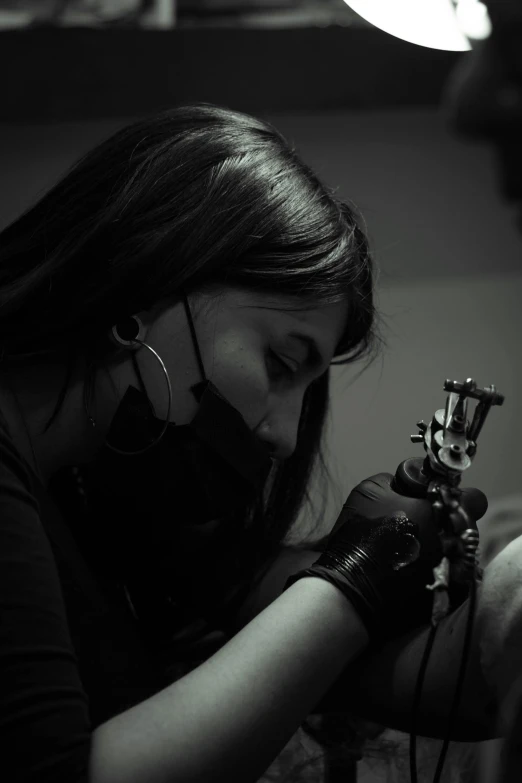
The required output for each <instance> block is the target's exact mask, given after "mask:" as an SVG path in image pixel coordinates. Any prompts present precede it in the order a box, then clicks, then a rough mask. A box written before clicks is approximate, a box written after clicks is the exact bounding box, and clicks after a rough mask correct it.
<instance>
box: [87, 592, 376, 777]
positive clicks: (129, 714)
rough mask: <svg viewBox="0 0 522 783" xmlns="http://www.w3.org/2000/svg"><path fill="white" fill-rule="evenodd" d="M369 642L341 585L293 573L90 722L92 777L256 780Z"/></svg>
mask: <svg viewBox="0 0 522 783" xmlns="http://www.w3.org/2000/svg"><path fill="white" fill-rule="evenodd" d="M367 644H368V634H367V632H366V629H365V627H364V625H363V624H362V622H361V620H360V619H359V616H358V615H357V614H356V612H355V610H354V609H353V608H352V605H351V604H350V602H349V601H347V599H346V598H345V597H344V596H343V594H342V593H341V591H340V590H338V589H337V588H336V587H334V586H333V585H331V584H329V583H328V582H326V581H324V580H322V579H318V578H315V577H307V578H305V579H301V580H299V581H298V582H297V583H296V584H295V585H292V586H291V587H289V589H288V590H286V591H285V592H284V593H283V594H282V595H281V596H279V597H277V598H276V599H275V600H274V601H273V602H272V603H270V605H268V606H267V607H266V608H265V609H263V610H262V611H260V612H259V613H258V614H257V615H256V616H255V617H254V618H253V619H252V620H251V622H249V623H248V624H247V625H245V626H244V627H243V628H242V630H240V631H239V632H238V633H237V634H236V635H235V636H234V637H233V638H232V639H230V641H228V642H227V643H226V644H225V645H223V647H222V648H221V649H220V650H218V652H217V653H215V654H214V655H212V656H211V657H210V658H209V659H208V660H206V661H205V662H204V663H202V664H201V665H200V666H198V667H197V668H196V669H194V670H193V671H192V672H190V673H189V674H188V675H186V676H185V677H182V678H181V679H179V680H177V681H176V682H174V683H173V684H172V685H170V686H169V687H168V688H165V689H164V690H162V691H160V692H159V693H157V694H155V695H154V696H152V697H151V698H149V699H147V700H146V701H144V702H141V703H140V704H137V705H136V706H135V707H132V708H131V709H129V710H126V711H125V712H123V713H121V714H120V715H117V716H116V717H114V718H112V719H111V720H109V721H107V722H106V723H104V724H102V725H101V726H99V727H98V728H96V729H95V731H94V732H93V735H92V744H91V758H90V775H89V780H90V781H91V783H171V782H172V781H176V783H214V782H215V783H218V781H219V782H220V781H223V780H226V781H228V782H229V783H255V781H257V780H258V779H259V777H260V776H261V775H262V774H263V772H264V771H265V770H266V769H267V768H268V766H269V765H270V764H271V762H272V761H273V760H274V759H275V758H276V756H277V755H278V754H279V753H280V752H281V750H282V749H283V748H284V746H285V745H286V744H287V742H288V741H289V740H290V738H291V737H292V735H293V734H294V733H295V732H296V731H297V729H298V728H299V725H300V724H301V723H302V722H303V720H304V719H305V718H306V716H307V715H308V714H309V713H310V710H311V709H312V708H313V706H314V704H315V703H316V702H317V701H318V699H319V698H320V697H321V695H322V694H323V693H324V692H325V691H326V690H327V689H328V688H329V686H330V685H331V684H332V683H333V681H334V680H335V678H336V677H337V676H339V674H340V672H341V671H342V669H343V667H344V666H345V665H346V663H347V661H350V660H353V659H354V658H355V657H356V656H357V655H358V654H359V653H360V652H361V650H363V649H364V648H365V647H366V646H367Z"/></svg>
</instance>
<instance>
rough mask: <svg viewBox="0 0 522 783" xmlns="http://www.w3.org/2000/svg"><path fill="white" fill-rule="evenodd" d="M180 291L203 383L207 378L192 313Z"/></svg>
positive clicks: (184, 294)
mask: <svg viewBox="0 0 522 783" xmlns="http://www.w3.org/2000/svg"><path fill="white" fill-rule="evenodd" d="M181 293H182V296H183V304H184V305H185V312H186V314H187V320H188V323H189V326H190V331H191V334H192V342H193V343H194V347H195V349H196V356H197V360H198V364H199V371H200V373H201V378H202V380H203V383H205V381H206V380H207V377H206V375H205V368H204V367H203V360H202V358H201V353H200V351H199V345H198V338H197V337H196V330H195V329H194V324H193V322H192V313H191V312H190V307H189V303H188V299H187V295H186V293H185V289H183V288H182V289H181Z"/></svg>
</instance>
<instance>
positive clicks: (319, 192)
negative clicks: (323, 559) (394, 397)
mask: <svg viewBox="0 0 522 783" xmlns="http://www.w3.org/2000/svg"><path fill="white" fill-rule="evenodd" d="M373 274H374V272H373V266H372V258H371V254H370V250H369V246H368V241H367V238H366V235H365V230H364V227H363V221H362V218H361V216H360V215H359V214H358V212H357V209H356V208H355V207H354V206H353V205H350V204H348V203H346V202H343V201H341V200H339V199H338V198H336V197H335V195H334V193H333V191H332V190H331V189H329V188H327V187H326V186H325V185H324V184H323V183H321V182H320V180H319V179H318V178H317V176H316V175H315V174H314V172H313V171H312V170H311V169H310V168H309V167H308V166H307V165H306V164H305V163H304V162H303V161H302V160H300V158H299V157H298V154H297V153H296V151H295V149H294V148H293V147H291V146H290V144H289V143H288V142H287V141H286V140H285V138H284V137H283V136H282V135H281V133H280V132H278V131H277V130H276V128H274V127H273V126H272V125H271V124H269V123H268V122H265V121H263V120H260V119H257V118H254V117H251V116H249V115H247V114H243V113H241V112H237V111H232V110H229V109H226V108H221V107H217V106H214V105H211V104H208V103H196V104H192V105H188V106H180V107H175V108H171V109H168V110H166V111H162V112H161V113H159V114H156V115H154V116H151V117H147V118H144V119H140V120H139V121H137V122H135V123H133V124H131V125H129V126H127V127H124V128H122V129H121V130H119V131H117V132H116V133H115V134H114V135H112V136H111V137H110V138H108V139H107V140H105V141H104V142H102V143H101V144H99V145H98V146H97V147H95V148H94V149H93V150H91V151H90V152H88V153H87V154H86V155H84V156H83V157H82V158H81V159H80V160H79V161H78V162H77V163H76V164H75V165H73V166H72V168H71V169H70V170H69V171H68V173H67V174H66V175H65V176H64V177H63V178H62V179H60V180H59V181H58V183H57V184H55V185H54V187H52V188H51V189H50V190H49V191H48V192H47V193H46V194H45V195H44V196H43V197H42V198H41V199H40V200H39V201H38V202H37V203H36V204H34V205H33V206H32V207H30V208H29V209H28V210H27V211H25V212H24V213H23V214H22V215H21V216H20V217H19V218H18V219H17V220H15V221H14V222H13V223H12V224H11V225H9V226H8V227H7V228H5V229H4V230H3V231H2V232H1V233H0V368H2V369H4V368H5V369H6V370H7V369H8V368H10V367H16V366H20V365H24V364H26V365H29V364H31V363H32V362H35V361H36V360H38V361H40V360H44V361H45V360H46V359H52V358H56V357H58V358H60V359H65V360H66V367H67V376H66V380H65V383H64V386H63V388H62V390H61V393H60V395H59V397H58V400H57V403H56V407H55V410H54V413H53V416H52V417H51V419H50V420H49V422H47V425H46V431H47V429H48V428H49V427H50V426H51V424H52V422H53V421H54V419H55V418H56V416H57V415H58V413H59V410H60V408H61V405H62V403H63V400H64V397H65V395H66V392H67V388H68V384H69V382H70V377H71V374H72V370H73V367H74V362H75V361H76V360H77V359H78V358H79V357H84V358H85V359H86V360H87V362H88V366H90V367H94V368H96V367H99V366H102V365H103V363H104V362H105V361H106V360H109V359H110V358H111V357H112V355H113V352H114V351H115V350H116V349H115V347H114V346H113V345H112V344H111V343H110V342H109V341H108V340H107V338H106V335H107V334H108V332H109V330H110V328H111V327H112V325H113V324H115V323H117V322H118V321H120V320H122V319H124V318H125V317H126V316H129V315H132V314H133V313H137V312H139V311H141V310H146V309H149V308H150V307H152V306H153V305H155V304H156V303H157V302H159V301H160V300H163V299H165V298H167V297H170V296H172V297H173V298H175V297H178V296H179V292H180V291H181V289H182V288H183V289H184V290H185V291H186V292H187V294H190V293H191V292H195V293H197V291H198V290H200V289H201V287H204V286H209V285H210V286H212V285H217V286H219V285H237V286H240V287H246V288H250V289H254V290H256V291H263V292H267V293H275V294H277V295H283V296H288V297H295V298H296V307H297V306H298V307H301V308H307V307H317V306H320V305H323V304H331V303H337V302H343V301H346V302H348V303H349V319H348V323H347V326H346V330H345V333H344V335H343V336H342V339H341V341H340V343H339V346H338V352H337V354H336V356H337V357H338V358H337V360H336V361H334V362H333V364H348V363H352V362H356V361H358V360H361V359H363V358H365V359H367V360H368V362H370V361H371V360H372V358H373V357H374V356H375V354H376V352H377V348H378V346H379V343H380V340H381V338H380V337H379V335H378V332H377V331H376V328H375V322H376V313H375V310H374V303H373ZM365 366H366V365H365ZM363 369H364V367H363ZM328 398H329V373H328V372H326V373H324V374H323V375H322V376H321V377H320V378H318V379H317V380H316V381H314V382H313V383H312V384H311V385H310V386H309V388H308V389H307V392H306V394H305V397H304V401H303V406H302V413H301V418H300V422H299V431H298V439H297V446H296V449H295V452H294V453H293V454H292V456H291V457H290V458H289V459H287V460H285V461H283V462H279V463H276V465H275V467H274V470H273V471H272V473H271V475H270V476H269V478H268V480H267V485H266V488H265V492H264V493H263V497H262V499H261V500H259V501H258V502H257V503H256V504H255V505H254V506H252V507H250V508H248V509H245V510H244V512H242V513H241V514H240V515H237V517H236V518H235V520H233V521H234V526H231V527H230V530H233V531H234V546H235V548H234V549H233V551H232V549H230V550H229V561H228V562H227V564H225V563H224V562H223V561H222V560H220V564H219V566H220V567H219V569H217V570H216V571H215V572H214V573H213V574H212V575H211V576H212V579H213V580H214V581H213V586H214V588H215V587H216V580H217V579H218V577H219V575H220V574H223V573H225V572H226V573H227V574H228V577H229V581H228V583H227V585H225V586H223V589H222V591H221V598H222V599H223V602H224V601H225V599H224V597H223V596H225V595H228V599H227V600H228V602H229V603H228V605H229V606H231V605H232V604H231V603H230V601H231V600H232V599H231V596H232V594H234V595H236V597H237V601H238V602H239V601H240V600H241V595H244V592H243V593H241V591H239V592H238V590H237V586H238V585H239V584H241V585H243V586H245V585H246V587H249V586H251V584H252V579H253V578H254V576H255V574H256V573H258V569H259V568H260V566H262V565H263V564H266V563H267V562H270V559H271V557H272V556H273V555H274V554H275V553H276V552H277V551H278V548H279V546H280V544H281V543H282V542H284V541H285V538H286V537H287V535H288V534H289V532H290V531H291V529H292V526H293V525H294V523H295V522H296V520H297V518H298V515H299V513H300V511H301V510H302V509H303V506H304V504H305V503H309V504H311V505H312V507H314V504H313V501H312V498H311V497H310V494H309V482H310V478H311V475H312V472H313V471H315V470H318V471H319V476H320V477H322V479H323V481H325V480H326V478H327V468H326V464H325V461H324V458H323V455H322V451H321V440H322V435H323V430H324V424H325V418H326V415H327V411H328ZM325 496H326V492H325V493H323V503H324V502H325ZM323 509H324V505H323V508H322V509H321V510H317V509H316V508H315V507H314V513H315V515H316V517H317V519H318V520H321V517H322V510H323ZM270 510H271V511H270ZM312 534H313V531H312ZM324 541H325V539H324V538H322V539H317V538H316V539H315V540H313V539H311V538H308V539H304V540H303V541H302V542H301V543H300V544H299V545H298V546H301V547H302V548H312V549H321V548H322V545H323V543H324ZM212 559H213V560H215V558H209V566H208V567H209V568H210V562H211V560H212ZM203 570H204V569H200V570H199V574H201V573H202V572H203ZM151 571H152V570H151ZM152 576H153V574H152V573H149V574H148V575H147V577H148V578H150V579H152ZM184 578H185V579H186V580H187V581H186V582H184V587H185V588H187V589H186V590H185V593H184V594H185V595H187V594H190V590H191V588H193V589H194V591H196V590H197V587H198V585H199V583H200V582H201V578H200V576H199V577H198V580H199V581H197V582H196V581H194V582H192V583H191V582H190V574H189V573H188V571H187V572H186V573H185V574H184ZM227 590H228V593H227ZM214 592H219V591H216V590H214ZM232 603H233V601H232ZM236 605H239V604H236ZM199 608H200V611H201V612H207V615H208V612H209V611H210V610H209V602H208V590H207V593H206V597H204V598H203V599H202V601H201V603H200V605H199ZM216 611H217V608H216Z"/></svg>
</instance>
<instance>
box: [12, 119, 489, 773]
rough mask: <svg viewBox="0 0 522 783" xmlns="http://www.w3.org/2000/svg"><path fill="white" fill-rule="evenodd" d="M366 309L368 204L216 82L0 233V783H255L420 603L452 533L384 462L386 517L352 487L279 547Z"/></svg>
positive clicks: (368, 340)
mask: <svg viewBox="0 0 522 783" xmlns="http://www.w3.org/2000/svg"><path fill="white" fill-rule="evenodd" d="M374 318H375V313H374V308H373V300H372V267H371V261H370V256H369V252H368V247H367V242H366V238H365V236H364V233H363V231H362V229H361V227H360V226H359V225H358V223H357V220H356V216H355V213H354V211H353V210H352V209H351V208H350V207H349V206H348V205H347V204H344V203H342V202H339V201H338V200H337V199H335V198H334V196H333V195H332V193H331V192H329V191H328V190H327V189H326V188H325V187H324V186H323V185H322V184H321V183H320V182H319V181H318V179H317V178H316V176H315V175H314V174H313V172H312V171H311V170H310V169H309V168H308V167H307V166H305V165H304V164H303V163H302V162H301V161H300V160H299V158H298V157H297V156H296V154H295V152H294V151H293V150H292V149H290V148H289V146H288V144H287V143H286V142H285V140H284V139H283V138H282V137H281V135H280V134H279V133H278V132H277V131H276V130H275V129H274V128H273V127H272V126H270V125H269V124H267V123H265V122H262V121H259V120H257V119H254V118H252V117H249V116H247V115H244V114H240V113H237V112H232V111H228V110H225V109H220V108H217V107H213V106H210V105H207V104H197V105H194V106H188V107H181V108H176V109H173V110H168V111H165V112H162V113H161V114H159V115H158V116H156V117H152V118H149V119H145V120H142V121H139V122H137V123H135V124H134V125H131V126H129V127H127V128H124V129H123V130H121V131H119V132H118V133H116V134H115V135H114V136H113V137H111V138H110V139H108V140H107V141H105V142H104V143H102V144H100V145H99V146H98V147H97V148H96V149H94V150H93V151H91V152H90V153H88V154H87V155H86V156H85V157H84V158H83V159H82V160H81V161H80V162H79V163H78V164H76V166H75V167H73V169H72V170H71V171H70V172H69V173H68V174H67V176H65V177H64V178H63V179H62V180H61V181H60V182H59V183H58V184H57V185H56V186H55V187H54V188H52V189H51V190H50V191H49V193H47V194H46V195H45V196H44V197H43V198H42V199H41V200H40V201H39V202H38V203H37V204H36V205H35V206H33V207H32V208H31V209H29V210H28V211H27V212H26V213H25V214H24V215H22V216H21V217H20V218H19V219H18V220H17V221H15V222H14V223H13V224H12V225H11V226H9V227H8V228H7V229H5V230H4V231H3V233H2V234H1V235H0V324H1V354H0V355H1V356H2V363H1V368H2V373H1V383H0V411H1V413H2V416H1V418H0V423H1V426H0V438H1V443H0V448H1V451H2V458H1V460H0V470H1V474H0V502H1V503H2V511H1V517H0V518H1V531H2V542H1V547H0V552H1V553H2V555H1V556H2V567H1V568H0V574H1V577H0V578H1V583H0V595H1V596H2V599H1V600H2V623H1V627H2V637H1V644H0V654H1V656H2V660H1V662H0V663H1V666H0V670H1V671H2V675H1V676H2V692H3V698H2V700H1V704H2V707H1V710H2V713H1V724H2V732H1V735H0V736H1V738H2V739H1V747H2V759H3V765H4V766H7V767H8V768H9V769H10V770H11V769H12V770H13V773H12V775H11V778H10V779H11V780H24V781H28V780H31V781H32V780H38V781H44V780H52V781H53V782H54V783H57V782H59V781H62V780H63V781H65V780H66V781H68V783H70V781H84V780H89V781H92V783H105V781H107V782H109V781H110V783H114V781H118V782H119V781H121V783H127V781H129V782H130V781H133V783H134V781H147V783H155V782H156V781H164V780H179V781H202V780H205V781H206V782H207V781H211V780H224V779H227V780H237V781H245V780H255V779H257V778H258V777H259V776H260V775H261V774H262V772H263V771H264V770H265V769H266V768H267V766H268V765H269V764H270V763H271V761H272V760H273V759H274V758H275V756H276V755H277V754H278V753H279V751H280V750H281V749H282V748H283V746H284V745H285V743H286V742H287V741H288V739H289V738H290V737H291V736H292V734H293V733H294V732H295V731H296V729H297V728H298V726H299V724H300V723H301V722H302V721H303V720H304V719H305V718H306V716H307V715H308V714H309V713H310V712H312V711H313V710H314V709H315V708H316V707H317V705H318V703H319V702H320V700H321V699H322V698H323V696H324V695H325V694H326V692H327V691H328V689H329V688H331V687H332V686H333V685H334V684H335V683H337V682H340V679H339V677H340V674H341V672H342V671H343V670H344V669H345V668H346V666H347V664H349V663H350V662H352V661H355V659H356V658H357V657H358V656H360V654H361V653H362V652H363V651H366V652H365V655H364V656H362V657H363V658H365V657H367V655H368V654H369V652H370V650H371V649H372V648H368V644H369V643H370V644H371V645H373V647H374V648H378V646H379V645H382V643H383V642H386V641H387V640H388V639H392V638H394V637H396V636H397V634H398V633H399V632H401V631H405V630H409V629H415V628H418V627H419V626H421V625H424V626H426V625H427V623H428V621H429V608H430V606H429V604H430V602H429V600H427V599H426V591H424V585H425V584H426V582H427V580H429V579H430V576H431V569H432V567H433V565H434V564H435V563H436V562H437V555H438V554H440V553H438V551H437V543H436V542H437V535H436V531H434V530H433V528H432V526H431V519H430V514H429V504H427V503H426V501H422V500H421V501H419V500H415V501H412V500H411V499H407V498H402V497H401V496H398V495H395V494H394V493H393V492H392V490H391V489H390V482H389V478H391V477H387V476H386V475H385V474H384V478H383V477H382V476H381V477H377V478H378V481H377V483H376V486H377V487H379V488H380V489H379V491H380V492H381V493H382V494H383V497H384V501H385V502H384V503H383V502H382V501H383V498H380V499H379V498H376V497H375V495H373V496H372V499H370V509H369V513H367V516H368V517H372V518H373V519H364V518H362V517H360V516H359V514H360V512H365V513H366V512H368V497H367V492H366V491H365V487H364V483H363V485H361V487H359V488H356V489H355V490H354V491H353V492H352V493H351V495H350V498H349V499H348V502H347V504H346V505H345V508H343V511H342V512H341V515H340V517H339V519H338V521H337V523H336V525H335V526H334V529H333V530H332V533H331V534H330V535H329V536H327V537H326V539H322V540H320V541H316V542H315V543H314V542H308V543H307V542H304V549H305V551H301V552H300V551H297V552H296V550H291V551H290V559H288V558H287V555H288V550H286V551H284V550H282V544H283V543H284V538H285V536H286V534H287V533H288V532H289V530H290V528H291V527H292V525H293V523H294V522H295V520H296V517H297V514H298V511H299V510H300V508H301V506H302V503H303V502H304V501H305V500H307V484H308V480H309V477H310V475H311V472H312V470H313V468H314V467H315V464H316V461H317V458H318V457H319V446H320V439H321V435H322V431H323V423H324V418H325V414H326V410H327V399H328V367H329V365H330V364H331V363H332V359H333V357H336V356H337V357H339V356H340V357H344V360H342V361H344V362H345V363H346V362H352V361H355V360H356V359H359V358H360V357H362V356H363V355H364V354H367V353H371V350H372V347H373V346H374V342H375V335H374V331H373V325H374ZM75 477H76V478H78V479H80V480H81V489H82V497H83V499H84V503H83V504H82V506H81V507H80V506H79V505H78V503H77V500H78V497H79V496H78V492H77V491H76V490H75V486H76V485H75V482H76V478H75ZM479 495H480V493H476V492H475V493H473V492H472V493H469V495H468V496H467V502H468V503H469V505H468V510H469V511H470V514H471V515H472V517H473V518H474V519H477V518H479V517H480V515H481V513H483V511H484V508H483V507H482V508H480V505H481V502H480V501H481V498H480V497H479ZM372 503H373V509H372V507H371V506H372ZM386 503H388V509H387V510H386V513H375V510H377V509H381V510H382V508H383V507H384V506H385V505H386ZM404 510H406V512H407V514H408V517H409V519H408V518H407V517H406V516H405V515H404V513H402V514H401V513H398V512H401V511H402V512H404ZM318 516H319V515H318ZM419 541H420V545H421V546H420V552H421V556H420V557H419V556H418V552H419V547H418V543H419ZM314 546H315V549H316V550H319V551H314ZM306 547H308V549H306ZM320 551H321V552H322V554H321V555H320V557H319V552H320ZM281 553H282V554H283V559H282V560H281ZM296 554H297V559H295V555H296ZM285 558H286V559H285ZM309 566H311V568H310V569H308V567H309ZM307 569H308V570H307ZM274 573H276V574H277V578H275V579H274V578H273V575H274ZM291 574H293V576H292V579H290V580H288V577H289V576H290V575H291ZM267 575H268V576H269V577H270V578H269V587H268V588H267V581H266V580H267V578H268V576H267ZM287 580H288V581H287ZM259 586H261V588H259ZM285 587H286V588H287V589H284V588H285ZM418 596H420V597H418ZM194 622H195V624H196V627H195V629H194V627H192V628H191V627H190V624H191V623H192V624H193V623H194ZM187 627H188V631H187ZM201 628H203V630H204V631H205V634H204V635H205V636H206V637H207V638H208V633H209V632H210V635H211V637H212V633H214V637H212V638H211V641H210V643H209V645H207V647H206V648H204V647H200V648H199V652H197V653H196V657H197V656H198V655H199V660H196V664H194V657H193V656H192V657H191V655H190V654H188V653H187V649H188V648H190V644H192V643H193V642H194V640H196V642H197V641H198V639H199V640H200V641H201V636H202V632H201ZM220 633H221V636H219V634H220ZM191 634H192V635H191ZM223 634H224V637H223ZM187 640H188V642H187ZM196 646H197V645H196ZM194 665H195V668H194ZM187 671H188V672H189V673H188V674H187V673H186V672H187ZM343 699H345V703H346V696H345V695H343ZM377 720H378V717H377ZM261 738H262V741H261Z"/></svg>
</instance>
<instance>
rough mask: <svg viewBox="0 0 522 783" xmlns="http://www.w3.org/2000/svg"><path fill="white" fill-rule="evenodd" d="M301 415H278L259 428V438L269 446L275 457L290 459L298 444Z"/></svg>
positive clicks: (271, 454) (271, 453)
mask: <svg viewBox="0 0 522 783" xmlns="http://www.w3.org/2000/svg"><path fill="white" fill-rule="evenodd" d="M298 429H299V417H297V419H296V417H292V418H290V417H288V416H286V417H285V416H283V415H281V416H277V417H272V418H271V419H270V420H269V421H267V422H265V424H264V426H263V427H262V428H261V429H260V430H259V432H258V437H259V439H260V440H261V441H262V442H263V443H264V444H265V446H267V448H268V450H269V452H270V456H271V457H273V459H278V460H283V459H288V458H289V457H291V456H292V454H293V453H294V451H295V449H296V446H297V433H298Z"/></svg>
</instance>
